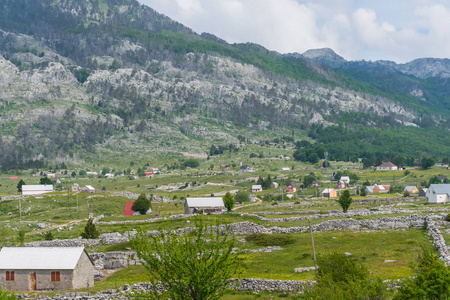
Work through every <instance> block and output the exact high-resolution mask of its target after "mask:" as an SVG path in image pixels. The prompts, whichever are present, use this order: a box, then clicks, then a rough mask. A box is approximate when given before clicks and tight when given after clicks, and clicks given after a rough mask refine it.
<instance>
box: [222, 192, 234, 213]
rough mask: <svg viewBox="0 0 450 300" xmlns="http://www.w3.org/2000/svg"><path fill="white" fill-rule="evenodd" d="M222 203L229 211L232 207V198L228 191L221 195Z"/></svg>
mask: <svg viewBox="0 0 450 300" xmlns="http://www.w3.org/2000/svg"><path fill="white" fill-rule="evenodd" d="M223 203H224V205H225V207H226V208H227V209H228V212H231V209H232V208H233V207H234V198H233V196H231V194H230V192H227V193H226V194H225V196H224V197H223Z"/></svg>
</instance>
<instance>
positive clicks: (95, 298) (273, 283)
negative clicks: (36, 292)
mask: <svg viewBox="0 0 450 300" xmlns="http://www.w3.org/2000/svg"><path fill="white" fill-rule="evenodd" d="M236 280H237V279H236ZM314 283H315V282H314V281H300V280H298V281H296V280H270V279H259V278H244V279H240V280H239V283H238V284H237V286H236V290H237V291H254V292H263V291H281V292H287V291H289V292H294V293H295V292H296V293H301V292H302V291H303V290H304V289H305V288H306V287H308V286H312V285H313V284H314ZM149 287H150V284H149V283H139V284H133V285H132V286H130V285H125V286H123V287H122V288H120V289H119V290H108V291H102V292H98V293H96V294H94V295H92V294H89V293H86V292H81V293H65V294H59V295H56V296H53V297H47V298H40V299H41V300H60V299H65V300H74V299H78V300H81V299H82V300H107V299H108V300H109V299H117V300H126V299H129V298H128V297H127V296H126V294H129V293H130V292H131V290H132V289H134V290H138V291H147V290H148V289H149ZM18 296H19V298H25V297H26V295H18Z"/></svg>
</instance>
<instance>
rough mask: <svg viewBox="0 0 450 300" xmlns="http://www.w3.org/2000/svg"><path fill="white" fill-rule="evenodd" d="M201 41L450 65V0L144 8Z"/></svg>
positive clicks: (181, 1)
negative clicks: (209, 38)
mask: <svg viewBox="0 0 450 300" xmlns="http://www.w3.org/2000/svg"><path fill="white" fill-rule="evenodd" d="M138 1H139V2H140V3H142V4H145V5H148V6H150V7H151V8H153V9H155V10H156V11H157V12H159V13H162V14H164V15H166V16H168V17H170V18H171V19H173V20H176V21H178V22H179V23H182V24H183V25H185V26H187V27H189V28H191V29H192V30H194V31H195V32H197V33H199V34H200V33H202V32H208V33H212V34H214V35H216V36H218V37H220V38H222V39H224V40H226V41H227V42H229V43H247V42H251V43H256V44H259V45H262V46H264V47H266V48H267V49H269V50H274V51H278V52H280V53H291V52H298V53H303V52H305V51H306V50H309V49H318V48H331V49H333V50H334V51H335V52H336V53H337V54H339V55H341V56H342V57H344V58H345V59H347V60H363V59H364V60H371V61H375V60H392V61H395V62H397V63H404V62H408V61H411V60H413V59H416V58H423V57H436V58H449V57H450V0H138Z"/></svg>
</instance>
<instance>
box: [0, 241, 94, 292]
mask: <svg viewBox="0 0 450 300" xmlns="http://www.w3.org/2000/svg"><path fill="white" fill-rule="evenodd" d="M0 284H1V285H2V288H3V289H5V290H10V291H39V290H67V289H80V288H85V287H93V286H94V263H93V262H92V260H91V258H90V257H89V255H88V253H87V252H86V250H85V249H84V248H83V247H3V248H2V250H1V251H0Z"/></svg>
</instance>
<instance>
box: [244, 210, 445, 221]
mask: <svg viewBox="0 0 450 300" xmlns="http://www.w3.org/2000/svg"><path fill="white" fill-rule="evenodd" d="M448 211H450V209H448V208H427V209H422V210H411V209H403V208H394V209H382V210H375V211H373V210H369V209H352V210H349V211H348V212H346V213H343V212H341V211H337V210H333V211H328V212H327V213H319V212H318V211H311V215H308V216H299V217H288V218H276V219H267V218H264V217H262V216H260V215H259V213H255V214H246V213H243V214H241V216H252V217H255V218H258V219H259V220H261V221H264V222H273V223H277V222H291V221H302V220H308V219H321V218H345V217H356V216H378V215H395V214H405V213H406V214H417V213H420V212H427V213H430V212H448ZM292 213H293V212H290V213H282V212H277V213H265V214H262V215H278V214H279V215H284V214H292ZM296 213H300V212H296ZM301 214H305V212H302V213H301Z"/></svg>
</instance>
